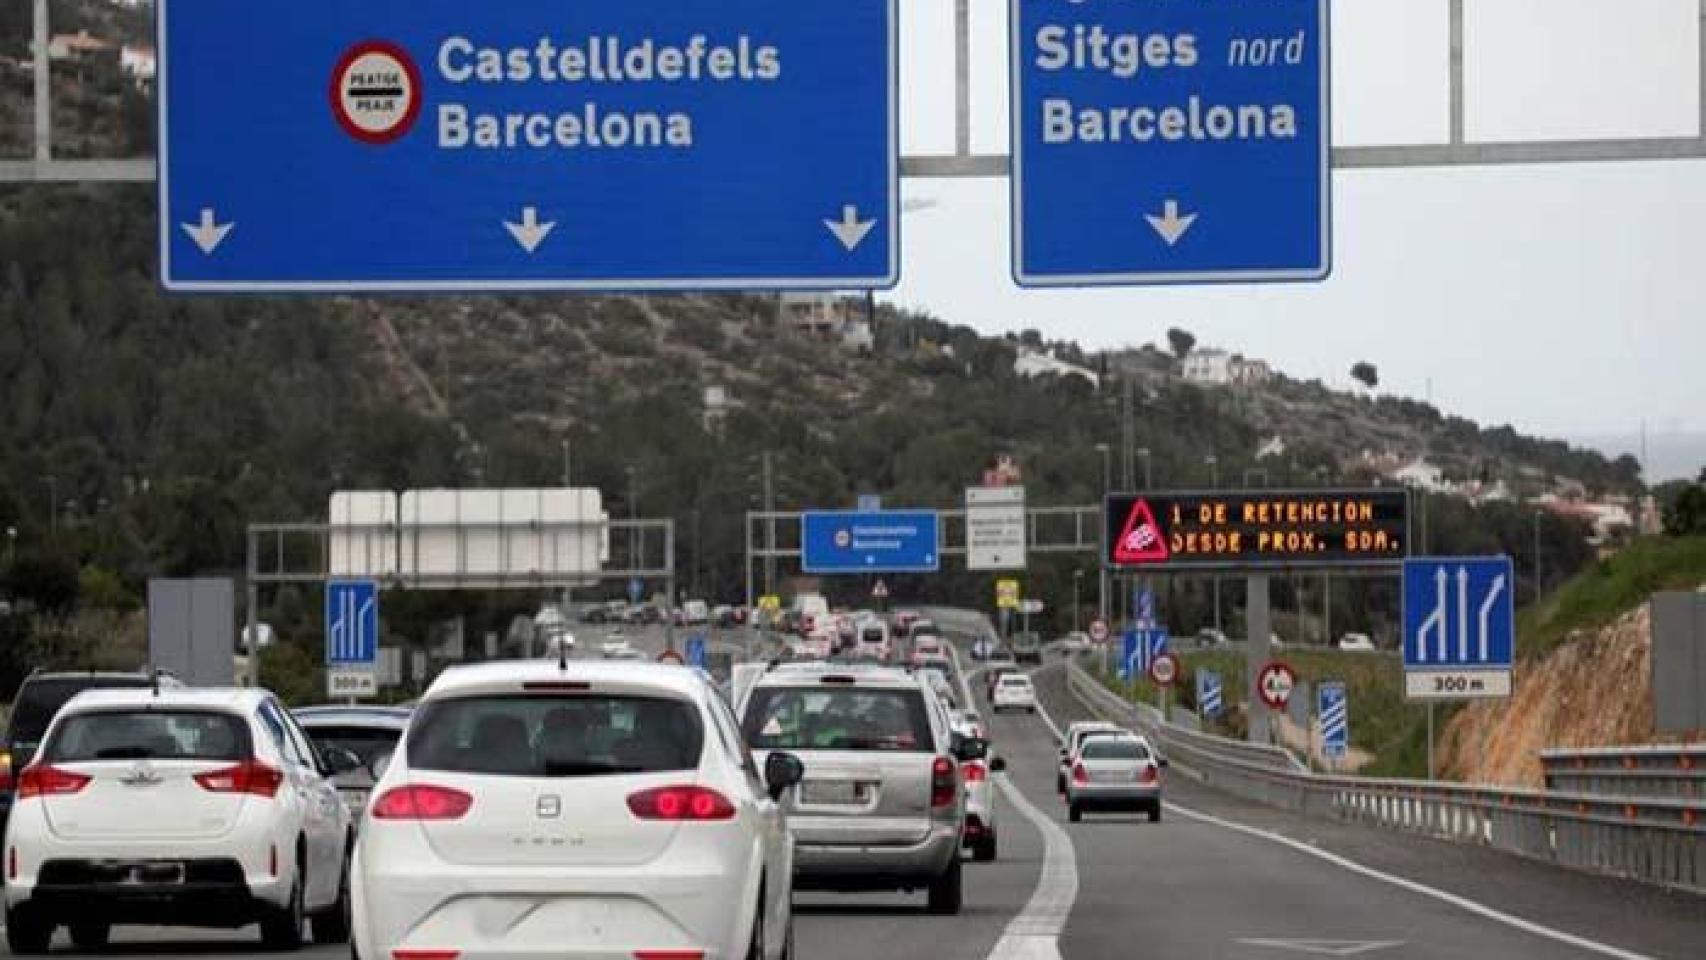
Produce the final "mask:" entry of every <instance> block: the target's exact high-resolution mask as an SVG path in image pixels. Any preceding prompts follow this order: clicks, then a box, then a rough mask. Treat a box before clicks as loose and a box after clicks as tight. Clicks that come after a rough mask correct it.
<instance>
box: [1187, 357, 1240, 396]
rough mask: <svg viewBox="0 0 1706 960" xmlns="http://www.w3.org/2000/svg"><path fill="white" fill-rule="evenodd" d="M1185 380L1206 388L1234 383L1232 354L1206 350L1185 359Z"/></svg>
mask: <svg viewBox="0 0 1706 960" xmlns="http://www.w3.org/2000/svg"><path fill="white" fill-rule="evenodd" d="M1185 379H1186V380H1188V381H1190V382H1191V383H1200V384H1203V385H1205V386H1213V387H1223V386H1226V385H1227V384H1229V383H1231V382H1232V354H1230V353H1227V352H1226V351H1225V350H1216V349H1213V348H1205V349H1202V350H1192V351H1191V353H1190V355H1189V356H1187V357H1185Z"/></svg>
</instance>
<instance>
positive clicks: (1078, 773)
mask: <svg viewBox="0 0 1706 960" xmlns="http://www.w3.org/2000/svg"><path fill="white" fill-rule="evenodd" d="M1072 782H1073V783H1089V782H1090V771H1088V770H1085V769H1084V765H1083V764H1082V763H1075V764H1073V765H1072Z"/></svg>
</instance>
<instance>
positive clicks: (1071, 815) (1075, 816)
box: [1066, 803, 1084, 823]
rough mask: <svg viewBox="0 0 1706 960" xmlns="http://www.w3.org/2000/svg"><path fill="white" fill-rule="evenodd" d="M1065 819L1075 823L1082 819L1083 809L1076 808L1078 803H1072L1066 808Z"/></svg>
mask: <svg viewBox="0 0 1706 960" xmlns="http://www.w3.org/2000/svg"><path fill="white" fill-rule="evenodd" d="M1066 819H1068V820H1070V821H1072V822H1073V823H1077V822H1078V821H1080V820H1082V819H1084V811H1082V810H1080V809H1078V804H1076V803H1074V804H1072V805H1070V806H1068V807H1067V808H1066Z"/></svg>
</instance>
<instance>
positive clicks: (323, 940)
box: [311, 857, 350, 947]
mask: <svg viewBox="0 0 1706 960" xmlns="http://www.w3.org/2000/svg"><path fill="white" fill-rule="evenodd" d="M349 910H350V906H349V858H348V857H345V858H344V869H343V876H342V877H341V878H339V880H338V899H337V900H335V901H333V903H332V905H331V906H329V907H327V908H326V909H324V910H322V911H320V912H319V913H316V914H314V916H313V918H312V920H311V923H312V925H313V930H314V942H315V943H316V944H318V945H320V946H322V947H324V946H331V945H332V944H336V943H343V942H344V941H345V940H348V939H349Z"/></svg>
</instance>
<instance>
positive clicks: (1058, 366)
mask: <svg viewBox="0 0 1706 960" xmlns="http://www.w3.org/2000/svg"><path fill="white" fill-rule="evenodd" d="M1013 372H1014V373H1016V374H1018V375H1019V376H1021V377H1024V378H1025V379H1027V380H1029V379H1031V378H1033V377H1040V376H1043V375H1045V374H1050V373H1052V374H1055V375H1057V376H1062V377H1083V378H1084V379H1086V380H1088V381H1090V386H1092V387H1097V388H1099V387H1101V385H1102V378H1101V377H1098V376H1096V372H1095V371H1094V370H1090V369H1088V368H1086V367H1080V366H1078V365H1077V364H1075V363H1067V362H1066V361H1065V360H1062V359H1060V358H1059V357H1053V356H1050V355H1048V354H1046V353H1037V352H1036V351H1033V350H1027V349H1025V348H1023V347H1020V348H1019V358H1018V359H1017V360H1015V361H1013Z"/></svg>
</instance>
